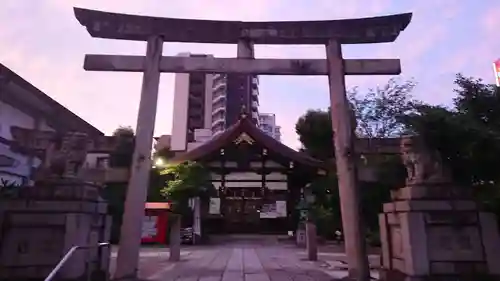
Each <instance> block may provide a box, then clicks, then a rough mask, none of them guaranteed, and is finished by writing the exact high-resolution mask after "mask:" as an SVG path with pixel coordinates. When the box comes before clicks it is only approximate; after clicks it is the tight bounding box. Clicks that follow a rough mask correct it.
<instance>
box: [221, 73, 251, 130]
mask: <svg viewBox="0 0 500 281" xmlns="http://www.w3.org/2000/svg"><path fill="white" fill-rule="evenodd" d="M243 110H245V112H246V113H247V114H249V115H251V116H252V120H253V121H254V122H255V124H259V78H258V76H256V75H250V76H249V75H241V74H215V75H214V79H213V96H212V133H213V135H217V134H219V133H221V132H223V131H224V130H225V129H227V128H228V127H230V126H231V125H233V124H234V123H236V122H238V120H239V118H240V116H241V113H242V111H243Z"/></svg>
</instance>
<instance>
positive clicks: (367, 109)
mask: <svg viewBox="0 0 500 281" xmlns="http://www.w3.org/2000/svg"><path fill="white" fill-rule="evenodd" d="M415 85H416V84H415V82H414V81H413V80H407V81H401V80H400V79H398V78H393V79H390V80H389V81H388V82H387V84H385V85H384V86H377V87H376V88H374V89H369V90H368V92H366V93H360V92H359V90H358V88H353V89H351V90H349V91H348V92H347V95H348V98H349V101H350V103H351V106H352V108H353V111H354V113H355V114H356V121H357V127H356V133H357V134H358V136H359V137H366V138H386V137H399V136H400V135H401V133H402V132H403V131H404V130H405V125H404V124H403V123H402V122H400V120H399V117H401V116H405V115H407V114H409V113H411V112H414V109H415V106H416V105H418V104H420V102H418V101H416V100H415V99H413V96H412V94H411V93H412V91H413V89H414V88H415Z"/></svg>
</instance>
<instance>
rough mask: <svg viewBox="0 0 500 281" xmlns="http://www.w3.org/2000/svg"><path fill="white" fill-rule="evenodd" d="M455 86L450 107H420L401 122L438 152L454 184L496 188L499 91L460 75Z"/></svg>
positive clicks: (498, 178)
mask: <svg viewBox="0 0 500 281" xmlns="http://www.w3.org/2000/svg"><path fill="white" fill-rule="evenodd" d="M455 86H456V89H455V92H456V93H457V97H456V98H455V99H454V103H453V107H452V108H445V107H439V106H428V105H421V106H419V107H417V109H418V111H417V112H415V113H413V114H409V115H407V116H405V117H404V118H402V120H403V122H405V124H406V125H407V126H408V127H409V129H411V131H413V132H414V133H416V134H418V135H421V136H422V137H423V138H424V140H425V142H426V143H427V145H428V146H429V147H431V148H432V149H435V150H437V151H439V152H440V153H441V155H442V158H443V160H444V161H445V162H446V164H447V165H449V166H450V168H451V170H452V174H453V177H454V180H455V181H457V182H459V183H461V184H463V185H465V186H471V185H476V186H477V185H483V186H484V185H491V184H493V185H498V183H500V175H499V174H498V171H497V168H496V167H498V166H499V165H500V159H499V158H498V157H497V155H499V153H500V126H499V125H500V91H499V90H498V88H497V87H496V86H493V85H488V84H484V83H483V82H482V80H480V79H474V78H470V77H464V76H463V75H461V74H458V75H457V77H456V80H455Z"/></svg>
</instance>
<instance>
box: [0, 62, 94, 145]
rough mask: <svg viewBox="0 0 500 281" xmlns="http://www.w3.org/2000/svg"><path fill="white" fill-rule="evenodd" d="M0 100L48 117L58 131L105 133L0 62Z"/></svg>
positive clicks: (89, 133) (90, 133) (45, 117)
mask: <svg viewBox="0 0 500 281" xmlns="http://www.w3.org/2000/svg"><path fill="white" fill-rule="evenodd" d="M0 88H1V92H2V95H0V101H2V102H5V103H7V104H10V105H11V106H13V107H15V108H18V109H20V110H23V111H24V110H29V111H30V112H34V113H36V114H37V115H40V116H41V117H42V118H44V119H46V120H47V121H48V122H49V123H50V125H51V127H53V128H54V129H55V130H56V131H61V130H62V131H65V130H70V131H73V130H74V131H79V132H84V133H87V134H88V135H91V136H102V135H104V134H103V133H102V132H101V131H100V130H99V129H97V128H96V127H94V126H92V125H91V124H89V123H88V122H87V121H85V120H83V119H82V118H80V117H79V116H77V115H76V114H75V113H73V112H72V111H70V110H69V109H67V108H66V107H64V106H63V105H61V104H60V103H58V102H57V101H55V100H54V99H52V98H51V97H49V96H48V95H46V94H45V93H44V92H42V91H41V90H39V89H38V88H36V87H35V86H33V85H32V84H31V83H29V82H28V81H26V80H25V79H24V78H22V77H21V76H19V75H18V74H16V73H15V72H14V71H12V70H11V69H9V68H8V67H7V66H5V65H3V64H2V63H0Z"/></svg>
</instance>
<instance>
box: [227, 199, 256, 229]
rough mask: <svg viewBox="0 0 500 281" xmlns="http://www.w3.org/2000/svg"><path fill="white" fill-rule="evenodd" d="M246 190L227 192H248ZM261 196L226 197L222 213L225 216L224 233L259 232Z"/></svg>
mask: <svg viewBox="0 0 500 281" xmlns="http://www.w3.org/2000/svg"><path fill="white" fill-rule="evenodd" d="M250 192H251V191H248V190H240V191H238V190H236V191H229V193H235V195H237V194H238V193H250ZM261 206H262V198H261V197H260V198H259V197H248V198H247V197H243V196H241V197H240V196H234V198H229V197H226V202H225V204H224V206H223V210H222V214H223V215H224V217H225V218H226V220H225V223H224V232H225V233H261V225H260V209H261Z"/></svg>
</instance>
